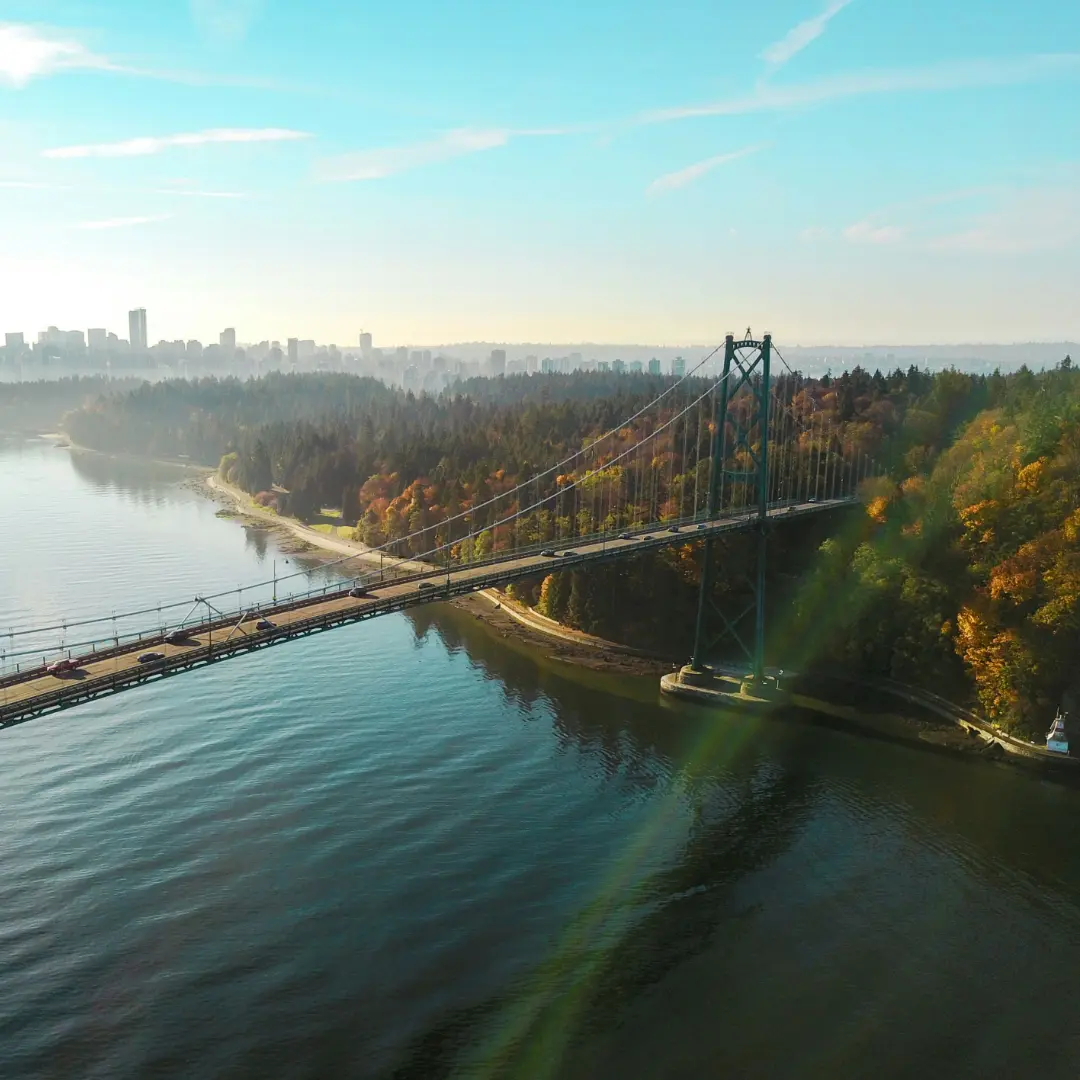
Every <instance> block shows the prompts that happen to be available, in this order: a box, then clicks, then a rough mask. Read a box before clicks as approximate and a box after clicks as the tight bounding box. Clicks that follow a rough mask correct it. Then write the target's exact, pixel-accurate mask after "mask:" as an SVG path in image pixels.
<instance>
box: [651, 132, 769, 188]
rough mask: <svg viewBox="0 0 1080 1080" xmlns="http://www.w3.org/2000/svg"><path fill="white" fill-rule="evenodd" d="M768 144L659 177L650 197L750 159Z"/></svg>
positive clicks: (652, 186)
mask: <svg viewBox="0 0 1080 1080" xmlns="http://www.w3.org/2000/svg"><path fill="white" fill-rule="evenodd" d="M766 145H767V144H765V143H759V144H758V145H756V146H744V147H743V148H742V149H741V150H732V151H730V152H729V153H727V154H717V155H716V156H715V157H711V158H706V159H705V160H704V161H698V162H696V163H695V164H693V165H687V166H686V168H685V169H679V170H678V171H676V172H670V173H665V174H664V175H663V176H658V177H657V178H656V179H655V180H654V181H653V182H652V183H651V184H650V185H649V187H648V189H647V190H648V192H649V194H650V195H659V194H660V193H661V192H664V191H674V190H675V189H676V188H681V187H686V185H687V184H692V183H694V181H695V180H700V179H701V178H702V177H703V176H704V175H705V174H706V173H710V172H712V171H713V169H717V168H719V167H720V166H721V165H726V164H728V162H730V161H738V160H739V158H744V157H749V156H750V155H751V154H756V153H758V151H760V150H764V149H765V147H766Z"/></svg>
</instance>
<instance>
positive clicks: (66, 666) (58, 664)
mask: <svg viewBox="0 0 1080 1080" xmlns="http://www.w3.org/2000/svg"><path fill="white" fill-rule="evenodd" d="M78 666H79V661H78V660H72V659H70V658H68V657H65V658H64V659H63V660H54V661H53V662H52V663H51V664H49V666H48V667H47V668H46V669H45V670H46V671H47V672H48V673H49V674H50V675H65V674H67V672H69V671H74V670H75V669H76V668H77V667H78Z"/></svg>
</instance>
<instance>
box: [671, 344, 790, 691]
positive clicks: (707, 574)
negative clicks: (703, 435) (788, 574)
mask: <svg viewBox="0 0 1080 1080" xmlns="http://www.w3.org/2000/svg"><path fill="white" fill-rule="evenodd" d="M771 360H772V335H771V334H766V335H765V336H764V337H763V338H762V339H761V340H760V341H757V340H755V339H754V338H753V337H752V335H751V333H750V330H749V329H747V331H746V336H745V337H744V338H743V339H742V340H741V341H736V340H735V337H734V335H732V334H728V335H727V337H726V339H725V341H724V373H723V380H722V382H721V383H720V391H719V394H718V395H717V397H716V399H715V411H714V413H713V424H712V445H711V449H712V466H711V469H710V471H709V490H708V496H707V502H706V513H707V516H708V517H709V518H710V519H714V518H717V517H719V516H720V515H721V514H722V513H723V512H724V509H725V507H724V498H725V492H727V494H728V497H729V498H732V497H733V496H734V493H735V492H736V491H738V492H739V494H740V495H741V497H742V503H741V504H744V505H745V507H746V511H747V513H752V514H753V515H754V516H755V517H756V529H755V532H756V536H757V573H756V576H755V579H754V580H753V581H751V582H750V586H751V589H752V592H753V602H752V603H751V604H750V606H749V607H747V608H746V609H745V610H744V611H742V612H741V613H739V614H738V615H736V616H735V617H734V618H732V617H730V616H729V615H728V613H726V612H724V611H722V610H721V609H720V608H719V607H717V605H716V604H714V602H713V599H712V587H713V582H714V580H715V568H714V565H713V563H714V559H713V544H714V541H713V539H712V538H709V539H707V540H706V541H705V551H704V555H703V562H702V571H701V587H700V590H699V592H698V610H697V625H696V628H695V632H694V654H693V657H692V658H691V660H690V665H689V670H687V669H684V673H685V674H686V675H688V676H690V678H691V679H692V678H693V676H694V675H695V674H700V675H707V674H708V668H707V667H706V657H707V654H708V652H709V650H710V649H711V648H712V647H713V646H714V645H715V644H716V643H717V642H718V641H720V640H721V639H723V638H731V639H733V640H734V641H735V643H736V644H737V645H738V646H739V648H740V650H741V651H742V652H743V653H744V654H745V656H746V658H747V660H748V661H749V663H750V670H751V676H752V678H753V680H754V682H756V683H761V682H762V681H763V679H764V674H765V569H766V558H767V546H768V544H767V541H768V537H767V529H768V500H769V485H768V464H769V366H770V363H771ZM744 388H745V393H743V391H744ZM740 394H742V397H743V398H744V401H742V402H740V403H739V407H738V408H735V409H733V408H732V407H731V406H732V404H733V403H734V402H735V401H736V399H737V398H739V396H740ZM747 405H748V406H749V407H748V408H747V407H746V406H747ZM729 414H730V415H729ZM710 612H712V613H714V614H715V615H717V616H718V618H719V621H720V623H721V629H720V632H719V633H717V634H711V633H710V630H709V615H710ZM751 615H753V618H754V625H753V637H752V639H750V640H749V641H748V640H747V635H746V631H745V629H744V624H745V623H746V621H747V619H748V617H749V616H751Z"/></svg>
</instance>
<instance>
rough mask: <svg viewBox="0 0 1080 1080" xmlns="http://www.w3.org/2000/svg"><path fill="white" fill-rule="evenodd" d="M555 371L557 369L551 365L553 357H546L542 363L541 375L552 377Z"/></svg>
mask: <svg viewBox="0 0 1080 1080" xmlns="http://www.w3.org/2000/svg"><path fill="white" fill-rule="evenodd" d="M554 370H555V367H554V365H553V364H552V363H551V357H550V356H545V357H544V359H543V360H541V361H540V373H541V374H542V375H550V374H551V373H552V372H553V371H554Z"/></svg>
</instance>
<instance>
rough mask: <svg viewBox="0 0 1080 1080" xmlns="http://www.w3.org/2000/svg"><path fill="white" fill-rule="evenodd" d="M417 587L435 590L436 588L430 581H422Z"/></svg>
mask: <svg viewBox="0 0 1080 1080" xmlns="http://www.w3.org/2000/svg"><path fill="white" fill-rule="evenodd" d="M416 587H417V588H418V589H434V588H435V586H434V584H432V582H430V581H421V582H420V584H419V585H417V586H416Z"/></svg>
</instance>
